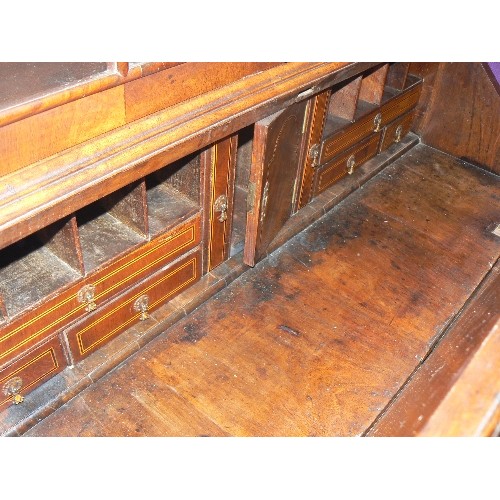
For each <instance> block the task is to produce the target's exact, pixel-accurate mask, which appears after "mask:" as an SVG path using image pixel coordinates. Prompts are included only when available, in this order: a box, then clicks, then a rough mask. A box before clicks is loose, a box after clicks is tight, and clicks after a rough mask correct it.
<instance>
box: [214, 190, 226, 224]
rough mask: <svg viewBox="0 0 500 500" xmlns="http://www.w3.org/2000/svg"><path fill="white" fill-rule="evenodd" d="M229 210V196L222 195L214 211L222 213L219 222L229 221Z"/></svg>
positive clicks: (216, 202)
mask: <svg viewBox="0 0 500 500" xmlns="http://www.w3.org/2000/svg"><path fill="white" fill-rule="evenodd" d="M227 209H228V203H227V196H226V195H225V194H221V195H220V196H219V197H218V198H217V199H216V200H215V203H214V211H215V212H216V213H217V212H220V215H219V217H218V218H217V220H218V221H219V222H224V221H225V220H226V219H227Z"/></svg>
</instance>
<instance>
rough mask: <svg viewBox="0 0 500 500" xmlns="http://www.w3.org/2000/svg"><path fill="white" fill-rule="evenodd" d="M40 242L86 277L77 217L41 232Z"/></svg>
mask: <svg viewBox="0 0 500 500" xmlns="http://www.w3.org/2000/svg"><path fill="white" fill-rule="evenodd" d="M39 234H40V240H41V241H42V242H43V244H44V245H45V246H46V247H47V248H48V249H49V250H50V251H51V252H52V253H53V254H54V255H56V256H57V257H58V258H59V259H61V260H62V261H63V262H65V263H66V264H68V266H70V267H72V268H73V269H74V270H75V271H77V272H79V273H80V274H81V275H82V276H84V275H85V268H84V264H83V255H82V247H81V244H80V237H79V234H78V225H77V222H76V217H75V216H74V215H73V216H71V217H69V218H67V219H64V220H62V221H59V222H57V223H56V224H53V225H51V226H49V227H46V228H44V229H42V230H41V231H40V233H39Z"/></svg>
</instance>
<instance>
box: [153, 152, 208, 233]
mask: <svg viewBox="0 0 500 500" xmlns="http://www.w3.org/2000/svg"><path fill="white" fill-rule="evenodd" d="M202 182H203V175H202V172H201V153H200V152H196V153H193V154H191V155H188V156H186V157H183V158H181V159H180V160H177V161H175V162H174V163H170V164H169V165H166V166H164V167H163V168H160V169H159V170H157V171H155V172H153V173H152V174H150V175H148V176H147V177H146V179H145V186H146V196H147V212H148V225H149V234H150V236H151V237H152V236H155V235H158V234H160V233H162V232H165V231H168V230H170V229H172V228H173V227H174V226H176V225H177V224H179V223H181V222H182V221H185V220H187V219H189V218H190V217H192V216H193V215H194V214H196V213H197V212H199V211H200V210H201V186H202Z"/></svg>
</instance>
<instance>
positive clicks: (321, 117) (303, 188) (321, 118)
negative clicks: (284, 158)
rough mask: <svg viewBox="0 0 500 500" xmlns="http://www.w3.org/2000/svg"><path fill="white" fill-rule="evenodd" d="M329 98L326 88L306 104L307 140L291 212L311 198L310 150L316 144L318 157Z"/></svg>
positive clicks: (312, 174) (311, 158)
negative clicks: (297, 189)
mask: <svg viewBox="0 0 500 500" xmlns="http://www.w3.org/2000/svg"><path fill="white" fill-rule="evenodd" d="M329 99H330V90H326V91H325V92H322V93H321V94H318V95H317V96H315V97H313V98H311V99H310V100H309V102H308V104H307V106H308V108H307V111H306V113H307V114H308V118H307V123H306V130H305V133H304V135H305V136H306V137H307V140H306V142H305V146H304V155H303V167H302V173H301V174H299V176H300V177H299V178H300V179H301V183H300V189H299V191H298V196H297V199H296V203H295V206H294V207H293V212H296V211H297V210H300V209H301V208H303V207H305V206H306V205H307V204H308V203H309V201H310V199H311V192H312V181H313V176H314V166H315V165H314V161H315V159H314V158H313V156H311V154H310V152H311V149H312V148H313V146H315V145H316V146H317V148H318V159H319V145H320V144H321V139H322V135H323V129H324V126H325V120H326V115H327V108H328V101H329Z"/></svg>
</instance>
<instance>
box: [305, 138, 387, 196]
mask: <svg viewBox="0 0 500 500" xmlns="http://www.w3.org/2000/svg"><path fill="white" fill-rule="evenodd" d="M379 141H380V133H377V134H373V135H372V136H371V137H369V138H368V139H365V140H364V141H362V142H361V143H359V144H357V145H356V146H354V147H353V148H351V149H349V150H348V151H346V152H345V153H343V154H341V155H339V156H337V157H336V158H335V159H333V160H332V161H331V162H329V163H325V164H324V165H321V166H320V167H318V168H317V169H316V172H315V177H314V187H313V189H314V194H315V195H317V194H319V193H321V192H323V191H324V190H325V189H327V188H329V187H330V186H332V185H333V184H335V182H337V181H338V180H340V179H342V177H345V176H346V175H348V174H350V173H352V172H353V171H354V169H356V167H358V166H360V165H361V164H363V163H364V162H365V161H367V160H369V159H370V158H373V157H374V156H375V155H376V154H377V151H378V144H379Z"/></svg>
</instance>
